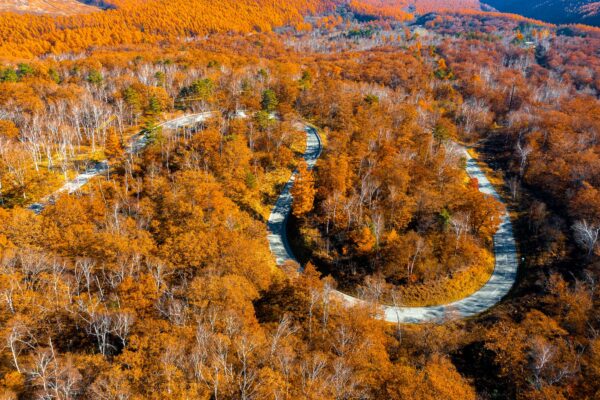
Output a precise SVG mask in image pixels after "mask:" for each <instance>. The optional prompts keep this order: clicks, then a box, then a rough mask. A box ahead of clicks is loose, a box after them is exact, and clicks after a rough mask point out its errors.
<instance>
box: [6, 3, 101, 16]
mask: <svg viewBox="0 0 600 400" xmlns="http://www.w3.org/2000/svg"><path fill="white" fill-rule="evenodd" d="M94 11H98V8H96V7H92V6H90V5H87V4H84V3H82V2H79V1H76V0H3V1H2V2H0V12H15V13H27V14H43V15H73V14H84V13H90V12H94Z"/></svg>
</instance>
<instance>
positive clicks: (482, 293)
mask: <svg viewBox="0 0 600 400" xmlns="http://www.w3.org/2000/svg"><path fill="white" fill-rule="evenodd" d="M212 115H214V113H213V112H205V113H200V114H192V115H186V116H183V117H179V118H175V119H173V120H170V121H166V122H164V123H162V124H160V125H159V126H162V127H163V128H167V129H177V128H182V127H186V126H193V125H196V124H198V123H200V122H203V121H205V120H207V119H208V118H210V117H211V116H212ZM246 117H247V116H246V114H245V113H244V112H243V111H242V112H239V113H238V114H236V118H246ZM305 130H306V141H307V146H306V152H305V154H304V159H305V160H306V163H307V164H308V167H309V168H311V169H312V168H314V166H315V164H316V162H317V159H318V158H319V156H320V155H321V151H322V148H323V147H322V144H321V139H320V137H319V134H318V132H317V131H316V129H314V128H313V127H310V126H305ZM149 140H150V138H149V136H148V135H147V134H145V133H140V134H139V135H138V136H136V137H135V138H134V140H133V142H132V143H131V145H130V146H129V148H128V149H127V152H128V153H136V152H138V151H140V150H142V149H144V148H145V147H146V146H147V145H148V143H149ZM465 157H466V159H467V173H468V174H469V175H470V176H471V177H474V178H477V180H478V181H479V190H480V191H482V192H483V193H486V194H489V195H491V196H494V197H496V198H497V199H499V200H500V201H502V199H501V198H500V196H498V193H496V191H495V190H494V187H493V186H492V185H491V184H490V182H489V181H488V179H487V178H486V176H485V174H484V173H483V171H482V170H481V169H480V168H479V166H478V165H477V162H476V161H475V160H474V159H473V158H472V157H471V156H470V155H469V154H468V153H467V152H466V151H465ZM108 171H109V165H108V162H107V161H102V162H99V163H97V164H96V165H95V166H93V167H92V168H90V169H88V170H86V171H85V172H84V173H82V174H79V175H78V176H77V177H76V178H75V179H73V180H72V181H69V182H67V183H66V184H65V185H64V186H63V187H62V188H60V189H59V190H58V191H57V192H55V193H54V194H53V195H50V196H48V197H47V198H45V199H44V200H42V202H40V203H36V204H33V205H31V206H30V207H29V208H30V209H31V210H32V211H34V212H36V213H40V212H41V211H42V210H43V209H44V206H45V205H46V204H47V203H48V202H50V201H51V199H52V198H53V197H54V196H55V195H56V194H59V193H63V192H67V193H74V192H76V191H77V190H79V189H80V188H81V187H82V186H83V185H85V184H86V183H88V182H89V181H90V179H92V178H93V177H95V176H98V175H100V174H104V173H107V172H108ZM294 178H295V175H292V177H291V178H290V180H289V181H288V182H287V184H286V185H285V187H284V189H283V191H282V192H281V195H280V196H279V198H278V199H277V202H276V204H275V207H274V208H273V211H272V213H271V215H270V217H269V221H268V230H269V232H268V241H269V246H270V248H271V251H272V252H273V255H274V256H275V259H276V261H277V264H278V265H281V264H283V263H284V262H286V261H288V260H294V261H296V260H295V257H294V255H293V253H292V251H291V248H290V246H289V243H288V239H287V234H286V229H285V226H286V223H287V218H288V216H289V215H290V212H291V207H292V196H291V194H290V189H291V188H292V185H293V184H294ZM494 253H495V256H496V265H495V269H494V272H493V274H492V276H491V278H490V280H489V281H488V282H487V283H486V284H485V285H484V286H483V287H482V288H481V289H480V290H479V291H477V292H475V293H473V294H472V295H471V296H468V297H466V298H464V299H462V300H459V301H456V302H454V303H450V304H446V305H441V306H434V307H391V306H381V309H382V318H384V319H385V320H386V321H389V322H403V323H423V322H431V321H439V320H443V319H444V318H445V317H446V316H448V315H449V314H452V315H458V316H461V317H470V316H473V315H476V314H478V313H481V312H483V311H485V310H487V309H488V308H490V307H492V306H494V305H495V304H496V303H498V302H499V301H500V300H502V298H503V297H504V296H505V295H506V294H507V293H508V292H509V291H510V289H511V287H512V285H513V284H514V282H515V280H516V276H517V268H518V261H517V251H516V245H515V239H514V235H513V229H512V224H511V222H510V218H509V216H508V213H505V214H504V215H503V217H502V224H501V225H500V228H499V229H498V232H497V233H496V234H495V235H494ZM333 295H334V296H337V297H338V298H340V299H342V300H343V301H344V302H346V303H347V304H349V305H355V304H360V303H363V300H360V299H358V298H355V297H352V296H349V295H347V294H344V293H341V292H339V291H335V292H334V293H333Z"/></svg>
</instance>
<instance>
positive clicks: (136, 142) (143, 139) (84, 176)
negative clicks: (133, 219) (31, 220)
mask: <svg viewBox="0 0 600 400" xmlns="http://www.w3.org/2000/svg"><path fill="white" fill-rule="evenodd" d="M213 115H214V113H213V112H204V113H199V114H191V115H184V116H182V117H179V118H175V119H172V120H169V121H166V122H163V123H161V124H159V125H157V128H158V127H162V128H165V129H178V128H183V127H186V126H194V125H197V124H199V123H201V122H203V121H206V120H207V119H208V118H210V117H212V116H213ZM149 143H150V136H149V135H148V134H147V132H140V133H138V134H137V135H136V136H134V138H133V141H132V142H131V144H130V145H129V146H128V147H127V149H126V150H125V152H126V153H128V154H135V153H138V152H139V151H141V150H143V149H144V148H145V147H146V146H148V144H149ZM109 169H110V167H109V165H108V161H106V160H104V161H100V162H98V163H96V164H95V165H93V166H92V167H90V168H88V169H87V170H86V171H85V172H83V173H81V174H79V175H77V176H76V177H75V178H74V179H73V180H71V181H68V182H67V183H65V184H64V185H63V186H62V187H61V188H60V189H58V190H57V191H56V192H54V193H52V194H50V195H49V196H47V197H45V198H44V199H42V200H41V201H40V202H39V203H34V204H31V205H30V206H29V207H28V208H29V209H30V210H31V211H33V212H35V213H36V214H39V213H41V212H42V211H43V210H44V207H45V206H46V205H47V204H48V203H51V202H52V201H53V199H54V198H56V196H57V195H59V194H62V193H64V192H67V193H69V194H72V193H75V192H77V191H78V190H79V189H81V188H82V187H83V186H84V185H85V184H87V183H88V182H89V181H90V180H91V179H92V178H94V177H95V176H98V175H102V174H107V173H108V171H109Z"/></svg>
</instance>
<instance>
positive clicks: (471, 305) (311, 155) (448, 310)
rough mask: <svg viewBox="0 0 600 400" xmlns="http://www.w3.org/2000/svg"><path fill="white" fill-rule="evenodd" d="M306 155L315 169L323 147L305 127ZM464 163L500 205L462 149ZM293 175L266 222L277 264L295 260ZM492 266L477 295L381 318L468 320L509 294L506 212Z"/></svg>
mask: <svg viewBox="0 0 600 400" xmlns="http://www.w3.org/2000/svg"><path fill="white" fill-rule="evenodd" d="M305 130H306V141H307V146H306V153H305V154H304V158H305V160H306V162H307V164H308V166H309V168H314V166H315V164H316V162H317V159H318V158H319V156H320V154H321V151H322V144H321V140H320V138H319V134H318V132H317V131H316V129H314V128H312V127H309V126H306V127H305ZM464 155H465V158H466V160H467V173H468V174H469V176H471V177H472V178H477V180H478V182H479V190H480V191H481V192H483V193H485V194H487V195H490V196H493V197H495V198H496V199H498V200H499V201H501V202H502V199H501V198H500V196H499V195H498V193H497V192H496V190H495V189H494V187H493V186H492V184H491V183H490V182H489V180H488V179H487V177H486V176H485V174H484V172H483V171H482V170H481V168H480V167H479V166H478V165H477V161H476V160H475V159H473V158H472V157H471V156H470V155H469V153H468V152H467V151H466V150H464ZM294 178H295V173H294V174H293V175H292V177H291V178H290V180H289V181H288V183H287V184H286V185H285V187H284V189H283V191H282V193H281V195H280V196H279V198H278V199H277V202H276V204H275V207H274V208H273V211H272V213H271V216H270V217H269V221H268V229H269V232H268V236H267V238H268V241H269V246H270V248H271V252H272V253H273V255H274V256H275V259H276V261H277V264H278V265H282V264H283V263H285V262H286V261H289V260H292V261H296V258H295V257H294V254H293V253H292V251H291V248H290V246H289V243H288V238H287V233H286V223H287V219H288V217H289V215H290V212H291V209H292V201H293V199H292V196H291V194H290V190H291V187H292V185H293V184H294ZM494 255H495V267H494V272H493V273H492V275H491V277H490V279H489V281H488V282H487V283H486V284H485V285H484V286H483V287H482V288H481V289H479V290H478V291H477V292H475V293H473V294H472V295H470V296H468V297H465V298H463V299H462V300H459V301H455V302H452V303H448V304H444V305H439V306H431V307H395V306H387V305H380V306H379V308H380V310H381V318H382V319H384V320H385V321H388V322H394V323H397V322H400V323H427V322H442V321H444V320H447V319H452V318H457V317H460V318H467V317H472V316H475V315H477V314H479V313H482V312H484V311H486V310H488V309H489V308H491V307H493V306H494V305H496V304H497V303H498V302H500V301H501V300H502V299H503V298H504V297H505V296H506V295H507V294H508V292H509V291H510V289H511V288H512V286H513V284H514V283H515V280H516V278H517V269H518V266H519V263H518V260H517V247H516V243H515V238H514V234H513V227H512V223H511V221H510V217H509V215H508V212H505V213H504V214H503V215H502V223H501V224H500V227H499V229H498V231H497V232H496V234H495V235H494ZM333 296H335V297H337V298H339V299H341V300H342V301H343V302H345V303H346V304H348V305H359V304H365V302H364V300H361V299H359V298H356V297H353V296H349V295H347V294H345V293H342V292H339V291H333Z"/></svg>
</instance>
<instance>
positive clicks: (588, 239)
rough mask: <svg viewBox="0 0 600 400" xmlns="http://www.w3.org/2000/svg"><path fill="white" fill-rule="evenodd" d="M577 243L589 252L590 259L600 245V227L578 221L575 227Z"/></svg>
mask: <svg viewBox="0 0 600 400" xmlns="http://www.w3.org/2000/svg"><path fill="white" fill-rule="evenodd" d="M573 231H574V235H575V241H576V242H577V244H578V245H579V246H581V248H583V249H584V250H586V251H587V256H588V257H590V256H591V255H592V254H593V252H594V250H595V249H596V246H597V245H598V237H599V235H600V226H597V225H592V224H589V223H588V222H587V221H586V220H583V221H577V222H575V224H574V225H573Z"/></svg>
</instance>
